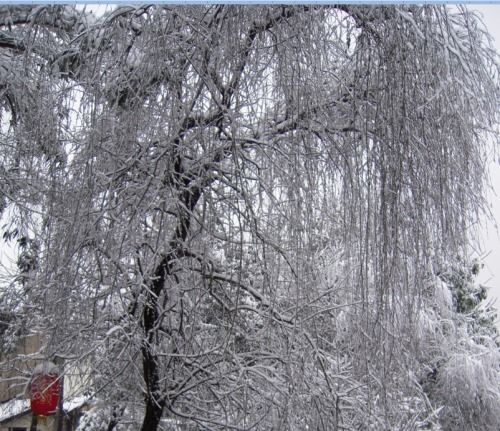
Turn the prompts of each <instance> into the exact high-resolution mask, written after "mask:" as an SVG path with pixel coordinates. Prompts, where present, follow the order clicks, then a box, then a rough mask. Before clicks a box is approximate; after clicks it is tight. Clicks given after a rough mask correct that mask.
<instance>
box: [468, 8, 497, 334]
mask: <svg viewBox="0 0 500 431" xmlns="http://www.w3.org/2000/svg"><path fill="white" fill-rule="evenodd" d="M469 8H470V9H475V10H478V11H479V12H481V14H482V15H483V22H484V24H485V25H486V27H487V28H488V31H489V33H490V34H491V36H492V37H493V38H494V39H495V47H496V50H497V52H499V53H500V4H489V5H469ZM499 154H500V152H499ZM490 176H491V182H492V185H493V190H492V191H491V192H490V193H489V195H488V198H489V203H490V205H491V211H492V213H493V216H494V220H491V221H485V222H484V223H483V226H482V229H481V233H482V250H481V251H482V252H483V253H489V254H488V255H487V257H486V258H485V260H484V263H485V268H484V270H483V271H482V273H481V274H480V282H481V283H484V284H485V285H486V286H489V287H490V291H489V296H490V297H491V298H492V299H495V300H496V306H497V309H500V234H499V231H498V230H497V228H496V226H497V225H498V226H499V227H500V165H499V164H498V162H497V161H493V160H492V161H491V164H490ZM499 318H500V313H499ZM498 326H499V327H500V320H499V322H498Z"/></svg>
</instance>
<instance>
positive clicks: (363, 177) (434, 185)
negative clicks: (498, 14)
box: [0, 5, 499, 431]
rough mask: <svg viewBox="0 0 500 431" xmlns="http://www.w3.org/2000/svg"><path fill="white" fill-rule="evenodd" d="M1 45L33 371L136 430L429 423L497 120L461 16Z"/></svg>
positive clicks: (495, 90) (199, 24) (332, 12)
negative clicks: (424, 395) (451, 272)
mask: <svg viewBox="0 0 500 431" xmlns="http://www.w3.org/2000/svg"><path fill="white" fill-rule="evenodd" d="M0 27H1V32H0V55H1V59H2V61H1V65H2V67H1V68H0V72H1V73H0V84H1V85H0V89H1V91H2V93H1V94H0V95H1V97H2V99H1V100H2V103H3V104H2V127H1V130H0V132H1V137H0V169H1V173H2V179H1V187H2V192H3V200H2V206H1V208H2V210H3V211H4V213H5V214H8V216H9V220H10V221H11V225H10V226H8V227H7V230H8V233H7V236H9V235H10V234H11V233H12V232H14V231H16V232H19V237H23V238H26V246H29V250H28V249H26V250H25V251H26V253H28V252H29V253H31V254H25V255H24V257H23V258H22V259H21V260H20V262H21V263H23V262H24V263H26V264H28V266H29V267H26V265H24V267H25V271H24V272H23V276H22V283H17V284H12V286H11V287H10V288H11V289H12V290H13V291H15V292H17V293H22V295H17V297H21V298H22V299H23V301H22V304H19V305H17V308H18V310H19V312H21V313H25V314H26V315H27V316H29V318H30V319H31V320H32V321H31V325H32V326H36V327H37V328H38V329H39V330H40V331H41V332H43V333H44V334H46V335H47V340H46V348H45V354H46V355H47V357H51V356H54V355H57V356H58V357H63V358H65V360H66V362H67V363H75V364H76V363H79V364H81V367H82V373H83V372H85V375H87V376H89V381H88V382H87V388H88V390H89V391H90V393H92V394H93V395H94V396H95V397H96V398H98V397H101V398H103V399H106V400H107V401H108V402H109V404H110V406H111V407H112V408H116V409H118V410H117V411H127V412H129V417H134V418H136V417H139V418H141V419H140V420H139V422H140V423H141V424H140V425H136V429H138V428H140V429H141V430H143V431H145V430H148V431H154V430H157V429H160V427H161V423H162V420H167V419H168V420H172V419H175V420H176V421H177V422H176V423H179V424H181V425H179V426H185V427H188V426H189V424H199V426H200V427H203V428H204V429H213V430H215V429H228V427H231V428H234V429H241V430H243V429H261V430H266V429H273V430H303V429H307V428H308V427H309V428H311V429H321V430H332V429H345V428H349V427H353V428H356V427H357V429H359V428H362V429H370V428H371V429H384V430H389V429H397V428H398V427H399V428H401V427H403V426H407V425H408V424H410V423H416V422H417V421H421V422H422V423H424V419H423V418H425V416H426V415H427V414H428V412H427V411H426V410H425V409H427V407H426V406H424V407H421V406H417V407H415V406H414V405H413V404H415V403H414V402H413V401H414V400H415V396H417V395H418V387H417V386H415V384H414V382H413V380H412V379H411V378H408V370H410V369H411V367H412V366H413V364H414V362H415V359H414V358H415V356H416V355H417V352H418V351H419V349H420V346H419V345H418V339H417V338H415V337H414V334H416V333H417V332H418V331H419V325H420V322H419V318H420V315H421V310H422V304H424V302H425V301H424V300H423V298H424V296H423V295H424V293H425V292H424V290H425V289H424V286H425V285H426V283H428V280H429V268H430V267H431V266H432V264H433V262H435V259H436V255H437V256H439V258H440V259H441V260H443V261H448V260H450V259H451V258H452V257H453V256H456V255H462V254H464V250H465V249H466V246H467V244H468V240H469V237H468V235H469V232H468V229H467V227H468V226H469V225H470V222H471V221H474V220H475V218H476V217H477V215H478V214H479V213H480V211H481V208H482V204H483V194H482V190H483V182H484V162H485V150H486V145H485V138H486V135H487V133H488V131H490V132H491V131H492V127H493V125H494V124H496V120H497V113H498V112H499V111H498V100H499V86H498V82H499V81H498V77H499V76H498V64H497V56H496V54H495V53H494V52H493V51H492V50H491V49H490V48H489V45H488V43H487V38H486V34H485V32H484V30H483V29H482V28H481V26H480V25H479V23H478V20H477V19H476V17H475V16H474V14H472V13H470V12H469V11H467V10H466V9H459V10H458V12H456V13H451V12H450V11H449V10H448V9H446V8H445V7H438V6H425V7H416V6H398V7H365V6H349V5H339V6H328V7H320V6H280V7H276V6H272V7H271V6H270V7H243V6H222V5H211V6H196V7H194V6H193V7H192V6H182V7H174V6H169V5H157V6H147V7H146V6H145V7H129V6H121V7H117V8H115V9H114V10H112V11H110V12H108V13H105V14H103V15H101V16H98V17H96V16H93V15H92V14H90V13H87V12H86V11H85V8H79V7H76V6H74V7H68V6H64V7H63V6H50V7H49V6H15V7H14V6H12V7H10V6H2V7H0ZM25 248H26V247H25ZM34 252H36V253H34ZM26 256H30V259H31V260H29V261H27V260H26V259H25V257H26ZM89 371H90V372H89ZM415 394H417V395H415ZM412 400H413V401H412ZM402 403H407V404H408V405H410V404H411V405H412V407H411V408H409V409H408V410H407V411H401V409H400V408H399V407H400V405H402ZM412 403H413V404H412ZM311 406H313V408H312V409H311ZM306 407H307V408H306ZM306 411H307V412H310V414H307V415H305V414H304V412H306ZM90 422H92V421H91V420H90V419H89V423H90ZM89 426H90V425H89ZM99 426H100V425H99ZM422 426H424V425H422Z"/></svg>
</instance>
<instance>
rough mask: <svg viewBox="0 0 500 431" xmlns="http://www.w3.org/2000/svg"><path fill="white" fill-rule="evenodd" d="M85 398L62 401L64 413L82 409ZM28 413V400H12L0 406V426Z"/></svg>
mask: <svg viewBox="0 0 500 431" xmlns="http://www.w3.org/2000/svg"><path fill="white" fill-rule="evenodd" d="M86 402H87V397H74V398H70V399H68V400H66V401H64V411H66V412H71V411H73V410H75V409H78V408H80V407H82V406H83V405H84V404H85V403H86ZM29 413H30V400H19V399H13V400H9V401H6V402H5V403H1V404H0V424H1V423H2V422H5V421H8V420H11V419H14V418H16V417H18V416H21V415H24V414H29Z"/></svg>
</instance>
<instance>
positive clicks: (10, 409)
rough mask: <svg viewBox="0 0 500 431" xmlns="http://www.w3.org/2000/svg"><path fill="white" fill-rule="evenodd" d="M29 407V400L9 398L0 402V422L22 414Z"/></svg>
mask: <svg viewBox="0 0 500 431" xmlns="http://www.w3.org/2000/svg"><path fill="white" fill-rule="evenodd" d="M29 408H30V401H29V400H10V401H7V402H5V403H2V404H0V423H2V422H4V421H6V420H7V419H11V418H14V417H16V416H19V415H20V414H23V413H24V412H25V411H27V410H29Z"/></svg>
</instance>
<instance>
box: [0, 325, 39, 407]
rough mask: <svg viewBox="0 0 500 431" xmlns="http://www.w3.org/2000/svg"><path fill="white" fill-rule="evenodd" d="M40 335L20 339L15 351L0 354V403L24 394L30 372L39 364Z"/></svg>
mask: <svg viewBox="0 0 500 431" xmlns="http://www.w3.org/2000/svg"><path fill="white" fill-rule="evenodd" d="M40 343H41V339H40V335H39V334H30V335H28V336H26V337H24V338H23V339H21V341H20V343H19V345H18V346H17V348H16V350H15V351H14V352H12V353H10V354H8V355H3V354H2V353H0V403H2V402H5V401H7V400H10V399H13V398H16V397H18V396H21V395H23V394H24V392H25V390H26V385H27V383H28V381H29V378H30V377H31V371H32V370H33V368H34V367H35V366H36V365H37V364H38V363H39V362H40V358H39V357H38V355H37V353H38V351H39V349H40Z"/></svg>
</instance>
